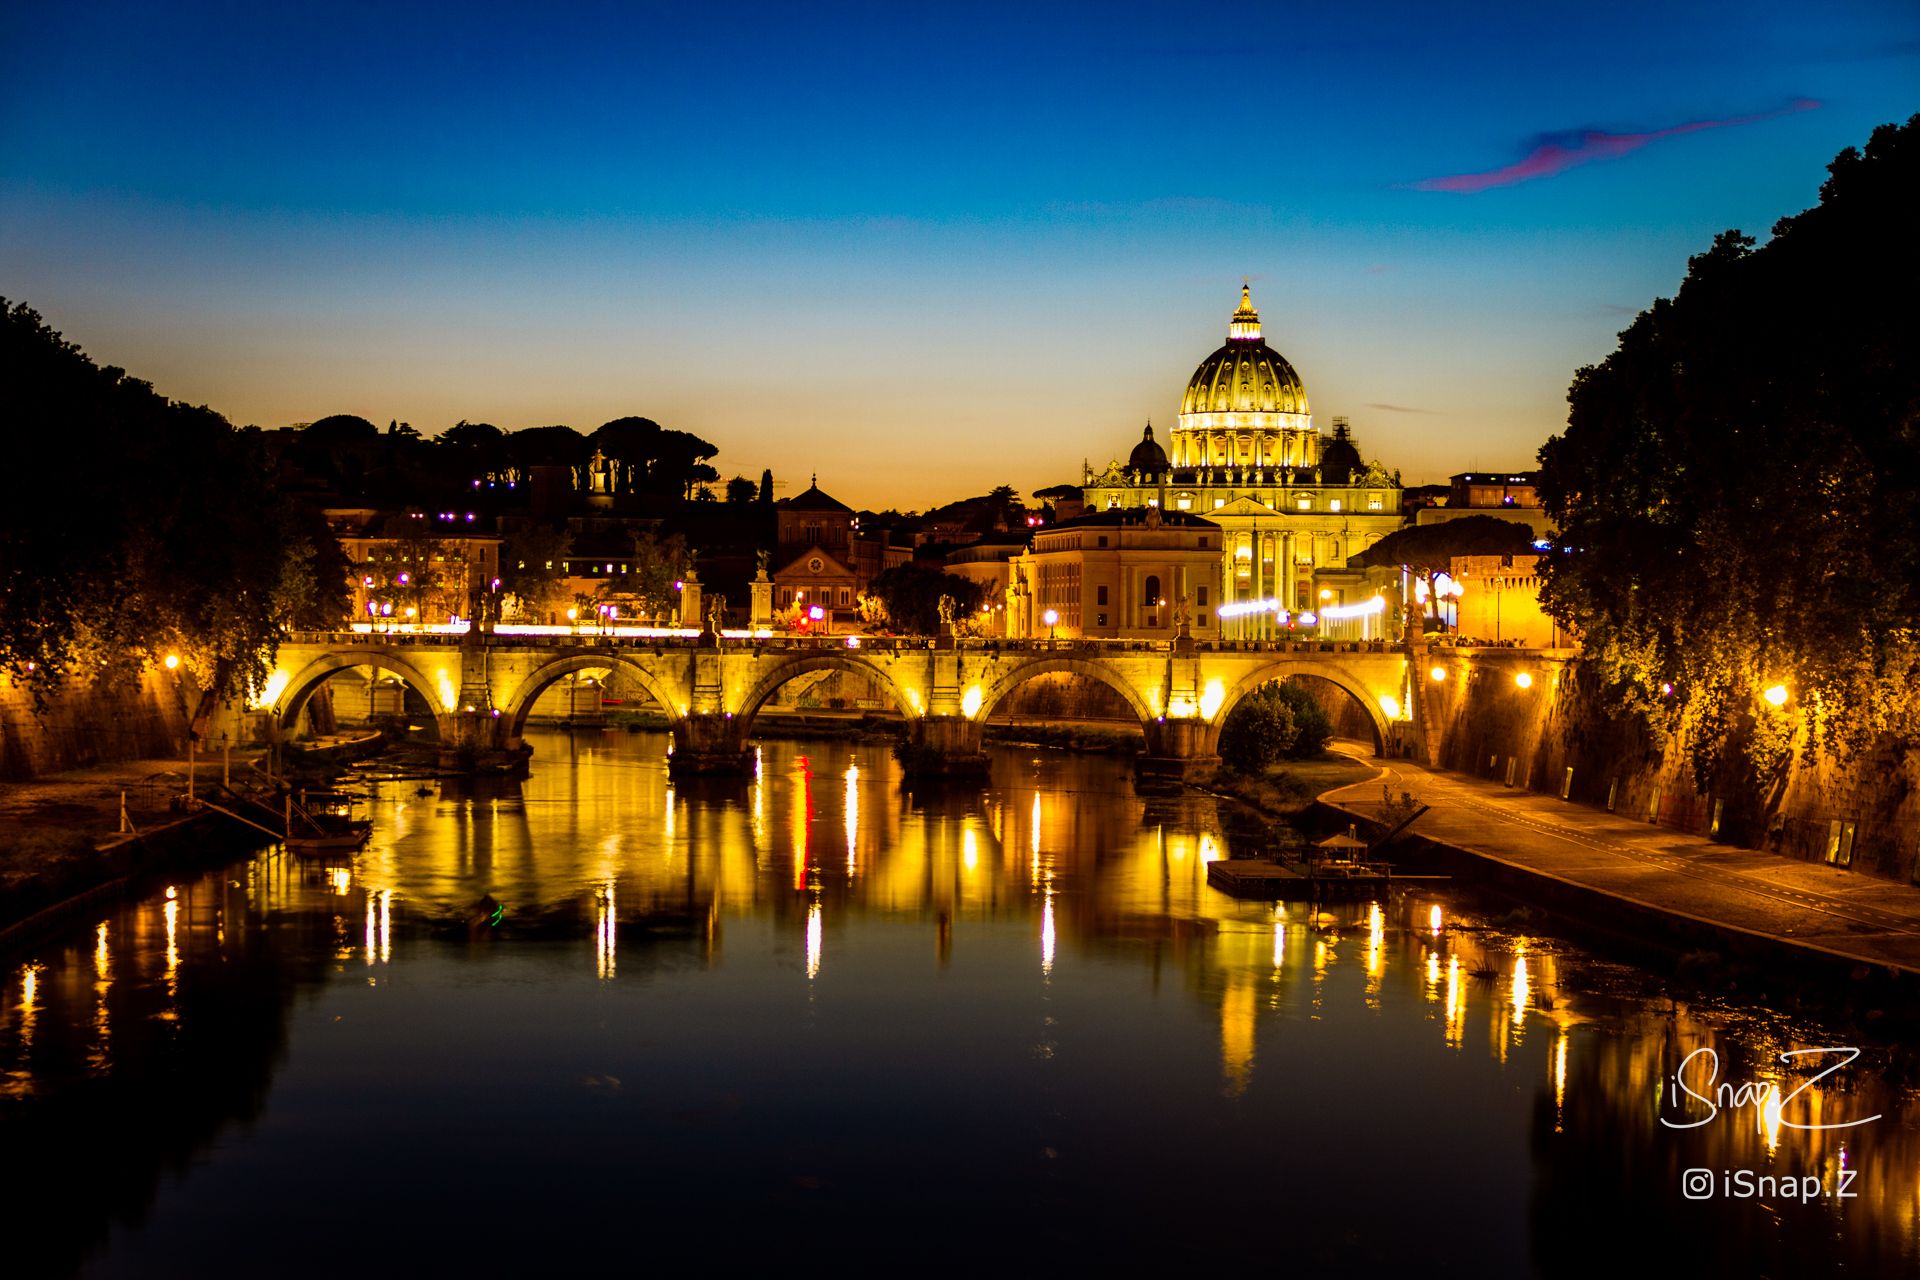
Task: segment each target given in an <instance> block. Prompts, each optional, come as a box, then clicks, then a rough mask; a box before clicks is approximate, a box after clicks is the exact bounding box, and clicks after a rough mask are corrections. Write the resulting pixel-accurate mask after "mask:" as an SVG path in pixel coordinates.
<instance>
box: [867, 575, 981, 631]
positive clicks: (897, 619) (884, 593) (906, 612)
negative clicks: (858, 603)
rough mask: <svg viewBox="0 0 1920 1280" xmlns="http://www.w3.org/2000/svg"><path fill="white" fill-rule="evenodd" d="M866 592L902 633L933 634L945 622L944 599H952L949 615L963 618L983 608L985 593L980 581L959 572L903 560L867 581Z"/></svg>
mask: <svg viewBox="0 0 1920 1280" xmlns="http://www.w3.org/2000/svg"><path fill="white" fill-rule="evenodd" d="M866 594H867V595H868V596H870V597H871V598H872V599H873V600H874V601H875V602H876V604H877V606H878V608H879V609H880V610H882V611H884V616H885V617H886V618H887V619H888V621H889V622H890V623H891V624H892V626H893V629H894V630H895V631H897V632H899V633H900V634H901V635H916V636H931V635H939V634H940V633H941V632H942V630H943V628H944V626H945V623H944V622H943V620H942V616H941V601H942V600H945V601H948V602H949V603H948V604H947V606H946V609H947V615H948V616H950V617H957V618H964V617H967V616H969V615H971V614H975V613H978V612H979V611H980V602H981V599H982V597H983V594H984V593H983V589H982V588H981V586H980V584H979V583H977V582H973V581H971V580H969V579H967V578H962V577H960V576H958V575H957V574H951V573H938V572H935V571H933V570H930V569H921V568H918V567H916V566H914V565H911V564H902V565H895V566H894V567H893V568H891V569H888V570H887V571H886V572H885V573H882V574H881V575H880V576H879V577H877V578H875V579H874V580H873V581H872V582H870V583H868V584H867V591H866ZM862 607H863V609H865V608H866V606H862ZM863 616H864V615H863Z"/></svg>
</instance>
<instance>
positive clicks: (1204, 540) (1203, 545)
mask: <svg viewBox="0 0 1920 1280" xmlns="http://www.w3.org/2000/svg"><path fill="white" fill-rule="evenodd" d="M1207 545H1208V544H1207V535H1206V534H1204V533H1203V534H1201V535H1200V549H1201V550H1202V551H1205V550H1206V549H1207Z"/></svg>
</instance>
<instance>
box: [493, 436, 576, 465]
mask: <svg viewBox="0 0 1920 1280" xmlns="http://www.w3.org/2000/svg"><path fill="white" fill-rule="evenodd" d="M506 445H507V454H508V456H509V457H511V458H512V459H513V461H514V463H515V465H517V466H520V467H523V468H524V467H578V466H582V465H584V464H585V463H586V461H587V459H588V458H590V457H592V456H593V446H592V445H590V444H588V443H587V438H586V437H585V436H583V435H581V434H580V433H579V432H578V431H575V430H574V429H573V428H572V427H560V426H554V427H528V428H527V429H526V430H524V431H515V432H513V433H512V434H510V435H508V436H507V440H506Z"/></svg>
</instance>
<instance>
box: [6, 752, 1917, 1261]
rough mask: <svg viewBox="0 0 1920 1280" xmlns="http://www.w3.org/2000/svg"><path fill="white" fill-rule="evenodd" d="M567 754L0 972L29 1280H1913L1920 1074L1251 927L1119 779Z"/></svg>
mask: <svg viewBox="0 0 1920 1280" xmlns="http://www.w3.org/2000/svg"><path fill="white" fill-rule="evenodd" d="M534 742H535V747H536V751H537V755H536V757H535V762H534V767H533V773H532V776H531V777H530V778H529V779H528V780H526V781H524V782H520V783H492V784H467V785H455V784H451V783H440V784H434V786H433V787H432V788H431V791H430V793H429V794H424V795H423V794H418V793H417V792H418V787H417V784H411V783H408V784H398V783H389V784H381V785H379V786H377V787H376V788H375V795H376V799H375V803H374V808H373V812H374V816H375V819H376V824H377V825H376V831H375V836H374V839H373V841H372V843H371V845H370V846H369V848H368V849H367V850H366V851H365V852H364V853H363V854H361V855H360V856H359V857H358V858H356V859H355V860H354V861H353V862H352V864H351V865H350V866H341V867H338V868H333V869H325V868H314V867H308V866H303V865H301V864H299V863H297V862H294V861H292V860H290V859H288V858H286V857H285V856H283V855H275V854H264V855H262V856H259V857H257V858H253V859H250V860H245V861H241V862H239V863H236V864H235V865H233V866H230V867H228V868H227V869H225V870H223V871H221V872H218V873H216V874H210V875H206V876H201V877H183V878H182V879H181V880H180V881H179V882H178V883H176V884H174V885H172V886H170V887H169V888H168V889H167V890H166V891H165V892H157V893H155V894H154V895H153V896H152V897H150V898H148V899H147V900H145V901H141V902H138V903H134V904H128V905H126V906H123V907H118V908H112V909H105V910H103V912H102V915H101V918H100V919H99V920H98V921H95V922H91V923H88V924H85V925H84V926H80V927H76V928H75V929H74V930H72V931H71V933H70V934H69V935H67V936H65V937H60V938H55V939H51V940H48V941H47V942H45V943H43V944H41V945H38V946H36V947H35V948H34V949H33V950H32V951H31V953H29V954H26V955H12V956H7V957H4V958H0V973H3V974H4V989H3V990H0V1162H4V1169H5V1172H4V1175H0V1176H4V1178H5V1183H4V1186H0V1191H3V1192H4V1195H3V1196H0V1232H3V1233H4V1234H3V1235H0V1250H4V1253H0V1273H3V1274H7V1275H32V1274H51V1275H65V1274H73V1273H79V1274H85V1275H98V1276H153V1275H194V1276H208V1275H267V1274H271V1275H307V1274H315V1275H318V1274H338V1273H342V1272H347V1273H355V1274H371V1275H383V1274H388V1273H391V1272H398V1271H401V1270H403V1269H405V1270H413V1271H420V1270H421V1269H425V1271H426V1272H427V1273H430V1274H443V1273H446V1272H448V1271H452V1270H455V1269H466V1268H473V1269H496V1268H517V1267H538V1268H542V1269H543V1270H545V1269H548V1268H554V1267H563V1266H564V1267H574V1266H579V1265H597V1266H601V1267H607V1268H613V1269H615V1273H617V1274H628V1273H632V1272H636V1271H639V1270H642V1269H644V1268H647V1267H651V1266H655V1265H659V1264H662V1263H667V1264H687V1263H692V1264H694V1265H698V1266H703V1267H708V1268H713V1269H716V1270H720V1271H725V1272H733V1271H739V1270H745V1269H748V1268H754V1269H759V1268H762V1267H766V1266H776V1267H783V1268H789V1269H792V1268H805V1269H821V1268H854V1269H867V1268H872V1267H877V1266H904V1267H915V1268H923V1269H925V1268H931V1269H933V1270H936V1271H942V1272H944V1271H951V1270H958V1269H961V1268H966V1269H969V1270H971V1269H975V1268H980V1267H1000V1268H1011V1269H1014V1270H1016V1271H1019V1272H1026V1271H1030V1270H1034V1269H1039V1268H1052V1267H1056V1266H1059V1265H1061V1264H1063V1263H1066V1264H1102V1263H1105V1264H1132V1265H1135V1266H1137V1265H1140V1264H1143V1263H1150V1264H1159V1263H1164V1262H1170V1261H1182V1262H1194V1263H1208V1262H1228V1263H1231V1264H1239V1265H1256V1266H1259V1267H1261V1268H1263V1270H1264V1271H1268V1272H1278V1273H1280V1274H1285V1273H1287V1272H1288V1271H1290V1270H1297V1269H1298V1268H1300V1267H1303V1266H1306V1267H1312V1268H1315V1269H1316V1270H1319V1269H1325V1268H1329V1267H1338V1268H1346V1269H1348V1273H1349V1274H1358V1275H1370V1274H1385V1273H1386V1269H1387V1268H1400V1267H1409V1268H1413V1269H1414V1270H1413V1271H1412V1272H1410V1274H1420V1275H1465V1274H1472V1275H1491V1276H1507V1275H1512V1276H1525V1275H1601V1274H1605V1275H1610V1276H1619V1275H1620V1274H1622V1273H1629V1274H1631V1273H1632V1272H1634V1271H1635V1270H1638V1271H1641V1272H1644V1273H1647V1274H1660V1275H1681V1274H1688V1275H1701V1276H1715V1275H1728V1276H1763V1275H1788V1274H1810V1273H1816V1272H1818V1273H1824V1272H1827V1271H1832V1270H1842V1271H1844V1272H1845V1273H1847V1274H1858V1275H1896V1274H1907V1273H1909V1272H1911V1271H1914V1270H1915V1269H1916V1260H1917V1259H1920V1215H1917V1213H1916V1209H1917V1208H1920V1203H1917V1202H1920V1105H1916V1101H1915V1096H1914V1090H1913V1089H1912V1088H1911V1087H1910V1086H1909V1085H1908V1084H1907V1082H1906V1081H1904V1080H1896V1079H1894V1078H1893V1077H1894V1076H1895V1075H1897V1074H1901V1073H1902V1072H1903V1071H1904V1070H1905V1069H1904V1068H1902V1067H1901V1066H1899V1065H1898V1064H1899V1063H1900V1061H1901V1059H1900V1057H1899V1055H1897V1054H1896V1055H1889V1054H1888V1053H1887V1052H1885V1051H1882V1050H1875V1049H1873V1048H1872V1047H1871V1046H1866V1048H1867V1049H1868V1052H1867V1054H1866V1056H1865V1057H1863V1058H1862V1060H1861V1062H1859V1063H1857V1064H1855V1065H1854V1066H1853V1067H1851V1068H1849V1069H1847V1070H1845V1071H1843V1072H1841V1073H1839V1074H1837V1075H1835V1076H1832V1077H1828V1078H1824V1079H1815V1076H1816V1073H1817V1071H1818V1070H1820V1069H1822V1068H1824V1067H1825V1066H1826V1065H1830V1064H1831V1063H1833V1062H1834V1061H1836V1060H1837V1059H1836V1058H1835V1057H1833V1056H1831V1055H1809V1056H1808V1057H1805V1058H1799V1059H1794V1060H1792V1061H1793V1063H1796V1064H1799V1066H1798V1067H1797V1068H1795V1067H1793V1066H1791V1065H1783V1064H1782V1062H1781V1060H1780V1058H1779V1055H1780V1054H1782V1053H1784V1052H1787V1051H1790V1050H1795V1049H1806V1048H1816V1047H1830V1046H1837V1045H1842V1044H1845V1043H1846V1042H1845V1041H1844V1040H1838V1039H1836V1038H1835V1037H1834V1036H1833V1035H1832V1034H1830V1033H1824V1032H1822V1031H1821V1030H1820V1029H1819V1028H1818V1027H1817V1026H1813V1025H1810V1024H1805V1023H1800V1022H1796V1021H1794V1020H1793V1019H1791V1018H1789V1017H1785V1016H1781V1015H1776V1014H1773V1013H1770V1012H1768V1011H1766V1010H1761V1009H1753V1008H1743V1007H1741V1006H1740V1005H1739V1004H1737V1003H1729V1004H1719V1005H1715V1006H1712V1007H1707V1006H1703V1005H1699V1004H1690V1003H1688V1002H1686V1001H1683V1000H1682V1001H1677V1000H1675V999H1672V998H1670V996H1669V995H1668V994H1667V993H1666V992H1664V991H1663V990H1662V988H1661V986H1660V984H1659V983H1658V982H1656V981H1655V980H1653V979H1652V978H1651V977H1650V976H1649V975H1647V974H1645V973H1642V972H1641V971H1639V970H1636V969H1634V968H1632V967H1630V966H1626V965H1623V964H1619V963H1614V962H1610V961H1607V960H1604V959H1601V958H1597V957H1594V956H1592V955H1589V954H1586V953H1584V952H1582V951H1581V950H1579V949H1577V948H1575V947H1573V946H1570V945H1568V944H1566V943H1563V942H1557V941H1555V940H1554V939H1553V938H1552V937H1550V936H1547V935H1545V934H1544V933H1542V932H1538V930H1542V929H1544V928H1545V927H1546V926H1545V925H1544V924H1543V923H1541V922H1538V921H1535V922H1533V923H1532V925H1531V927H1532V928H1533V929H1534V930H1536V931H1535V932H1526V931H1524V929H1521V928H1518V927H1516V924H1515V920H1514V918H1512V917H1497V916H1494V915H1492V914H1491V910H1492V909H1490V908H1484V907H1483V908H1481V909H1480V910H1479V911H1476V910H1475V907H1474V904H1472V903H1469V902H1468V901H1466V900H1465V899H1463V898H1459V897H1456V896H1454V895H1451V894H1449V893H1448V892H1446V891H1444V890H1435V889H1426V890H1415V891H1413V892H1408V893H1397V894H1396V895H1395V897H1394V899H1393V900H1392V901H1391V902H1387V903H1382V904H1366V903H1362V904H1354V905H1350V906H1348V905H1343V906H1339V907H1336V908H1332V909H1321V910H1320V911H1318V912H1316V911H1314V910H1312V909H1310V908H1308V907H1305V906H1291V907H1282V908H1277V909H1276V908H1275V907H1273V906H1272V905H1270V904H1264V903H1242V902H1237V901H1234V900H1232V899H1230V898H1227V897H1225V896H1224V895H1221V894H1218V893H1216V892H1214V891H1212V890H1210V889H1209V888H1208V887H1207V885H1206V873H1205V868H1206V864H1207V862H1208V861H1209V860H1211V859H1213V858H1216V857H1221V856H1225V855H1226V854H1227V852H1228V848H1229V844H1230V841H1231V839H1232V837H1231V836H1230V834H1229V833H1228V832H1227V831H1225V830H1223V826H1222V815H1221V813H1219V812H1218V811H1217V810H1216V807H1215V805H1214V803H1213V802H1212V801H1211V800H1209V799H1207V798H1205V797H1195V796H1181V797H1170V798H1160V797H1141V796H1138V795H1136V794H1135V792H1134V789H1133V786H1132V783H1131V781H1130V778H1129V774H1128V768H1127V766H1126V765H1125V764H1124V763H1122V762H1119V761H1115V760H1111V759H1106V758H1098V757H1078V756H1072V755H1066V754H1058V753H1052V752H1047V753H1039V754H1036V753H1034V752H1030V751H1017V750H1002V751H1000V752H999V753H998V754H997V755H996V757H995V761H994V770H993V776H992V781H991V785H990V786H988V787H986V788H985V789H984V790H973V791H970V792H966V793H962V794H956V795H943V796H937V797H931V798H915V797H909V796H907V795H905V794H903V792H902V790H901V787H900V780H899V775H898V770H897V767H896V766H895V765H894V763H893V761H892V760H891V759H890V757H889V755H888V753H887V752H886V750H885V749H884V748H878V747H871V746H864V745H862V746H855V745H847V744H838V743H776V742H767V743H765V744H763V745H762V746H761V748H760V757H759V768H758V774H757V778H756V779H755V780H754V781H752V782H750V783H748V784H746V785H744V786H742V785H738V784H735V785H733V786H726V785H720V786H711V787H710V786H700V787H688V786H683V787H678V788H676V787H672V786H670V785H669V782H668V779H667V774H666V767H665V764H666V762H665V756H664V750H665V743H664V739H663V738H661V737H659V736H655V735H625V734H617V733H607V734H604V735H599V734H595V735H575V736H566V735H561V734H557V733H553V734H545V735H536V736H535V737H534ZM1523 919H1524V917H1523ZM1701 1049H1710V1050H1712V1051H1713V1052H1714V1054H1715V1055H1716V1056H1717V1059H1718V1064H1719V1066H1718V1079H1719V1080H1720V1081H1721V1082H1723V1083H1724V1082H1732V1083H1734V1084H1739V1083H1741V1082H1746V1081H1753V1080H1764V1081H1775V1082H1779V1083H1780V1084H1781V1085H1782V1086H1783V1088H1784V1089H1785V1090H1792V1089H1794V1088H1795V1087H1797V1086H1800V1085H1807V1086H1808V1087H1807V1088H1805V1090H1804V1091H1803V1092H1801V1093H1800V1094H1799V1095H1798V1096H1797V1097H1794V1098H1793V1099H1792V1100H1791V1101H1788V1102H1787V1103H1786V1104H1785V1105H1780V1104H1779V1103H1778V1102H1777V1101H1775V1102H1773V1103H1767V1102H1766V1101H1765V1100H1764V1099H1763V1100H1762V1102H1761V1104H1760V1105H1752V1106H1748V1105H1739V1106H1735V1105H1728V1106H1726V1107H1724V1108H1723V1109H1722V1110H1721V1111H1720V1112H1719V1113H1718V1114H1717V1115H1715V1114H1713V1113H1712V1112H1711V1111H1710V1110H1709V1109H1708V1108H1707V1107H1706V1106H1704V1105H1703V1104H1700V1103H1698V1102H1692V1101H1689V1100H1688V1099H1687V1098H1686V1096H1685V1095H1684V1094H1674V1093H1672V1092H1671V1086H1670V1080H1671V1078H1672V1076H1673V1075H1674V1073H1675V1072H1676V1071H1684V1075H1685V1079H1686V1081H1687V1082H1688V1083H1689V1084H1691V1085H1692V1086H1693V1087H1694V1088H1695V1090H1696V1091H1697V1092H1700V1093H1704V1094H1708V1095H1710V1096H1711V1095H1712V1094H1713V1092H1714V1091H1713V1090H1712V1088H1711V1087H1709V1084H1708V1081H1709V1078H1710V1070H1709V1064H1708V1063H1707V1060H1706V1058H1705V1057H1704V1056H1695V1057H1694V1058H1693V1059H1692V1060H1691V1061H1690V1062H1687V1064H1686V1066H1685V1067H1684V1068H1683V1065H1682V1064H1683V1062H1684V1061H1686V1060H1687V1056H1688V1055H1689V1054H1690V1053H1693V1052H1694V1051H1695V1050H1701ZM1816 1062H1817V1063H1819V1064H1820V1066H1819V1067H1816V1066H1815V1065H1814V1064H1815V1063H1816ZM1889 1064H1894V1065H1889ZM1754 1092H1755V1091H1754V1090H1748V1091H1747V1093H1746V1097H1750V1096H1751V1094H1752V1093H1754ZM1721 1097H1722V1100H1723V1101H1724V1102H1726V1103H1729V1104H1732V1103H1735V1102H1737V1101H1744V1100H1746V1098H1745V1097H1736V1096H1735V1095H1734V1094H1732V1093H1727V1094H1723V1095H1721ZM1682 1104H1684V1105H1682ZM1871 1116H1878V1117H1879V1118H1878V1119H1874V1120H1871V1121H1870V1122H1868V1123H1865V1124H1858V1125H1854V1126H1852V1127H1849V1128H1844V1129H1827V1130H1823V1131H1814V1130H1806V1129H1798V1128H1795V1127H1794V1126H1795V1125H1796V1124H1814V1123H1824V1124H1843V1123H1847V1122H1849V1121H1855V1120H1862V1119H1865V1118H1867V1117H1871ZM1663 1120H1665V1121H1668V1122H1671V1123H1673V1124H1694V1125H1695V1127H1693V1128H1688V1129H1679V1128H1670V1127H1668V1125H1667V1124H1665V1123H1663ZM1689 1169H1703V1170H1706V1171H1707V1172H1708V1175H1709V1180H1708V1187H1709V1189H1710V1190H1711V1191H1712V1192H1713V1195H1712V1198H1710V1199H1700V1200H1694V1199H1689V1198H1687V1196H1686V1194H1685V1191H1686V1190H1689V1189H1691V1190H1696V1191H1697V1190H1699V1189H1700V1188H1699V1186H1698V1185H1695V1186H1693V1187H1691V1188H1683V1185H1682V1183H1683V1175H1684V1171H1686V1170H1689ZM1743 1176H1744V1177H1745V1178H1746V1179H1748V1181H1747V1182H1745V1183H1743V1182H1742V1177H1743ZM1762 1177H1767V1178H1771V1179H1773V1181H1770V1182H1763V1181H1761V1178H1762ZM1785 1177H1791V1178H1793V1179H1794V1180H1795V1181H1794V1182H1793V1183H1791V1184H1783V1183H1782V1182H1781V1181H1779V1180H1780V1179H1782V1178H1785ZM1807 1178H1812V1179H1816V1180H1818V1181H1819V1183H1820V1191H1821V1192H1822V1194H1819V1195H1816V1196H1814V1197H1813V1198H1811V1199H1805V1200H1803V1199H1802V1198H1801V1197H1802V1195H1803V1194H1806V1193H1808V1192H1809V1191H1810V1189H1811V1184H1809V1183H1807V1182H1803V1181H1800V1180H1802V1179H1807ZM1695 1181H1696V1183H1698V1178H1697V1177H1696V1180H1695ZM1842 1183H1844V1184H1845V1185H1844V1187H1842V1185H1841V1184H1842ZM1789 1186H1790V1187H1791V1188H1793V1190H1792V1191H1791V1194H1789V1192H1788V1191H1787V1190H1786V1189H1785V1188H1786V1187H1789ZM1843 1189H1844V1190H1845V1191H1847V1192H1851V1193H1853V1194H1852V1195H1850V1196H1847V1197H1845V1198H1839V1197H1836V1196H1834V1195H1833V1194H1832V1193H1833V1192H1835V1191H1838V1190H1843ZM1749 1191H1750V1192H1751V1193H1752V1194H1743V1192H1749Z"/></svg>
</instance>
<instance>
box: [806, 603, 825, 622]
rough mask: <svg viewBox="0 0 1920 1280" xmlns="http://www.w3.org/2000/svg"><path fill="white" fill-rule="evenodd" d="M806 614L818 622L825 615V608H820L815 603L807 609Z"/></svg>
mask: <svg viewBox="0 0 1920 1280" xmlns="http://www.w3.org/2000/svg"><path fill="white" fill-rule="evenodd" d="M807 616H808V617H809V618H812V619H813V620H814V621H815V622H818V621H820V619H822V618H824V617H826V616H827V611H826V610H825V609H822V608H821V607H820V606H819V605H817V604H816V605H814V606H813V607H812V608H810V609H808V610H807Z"/></svg>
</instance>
